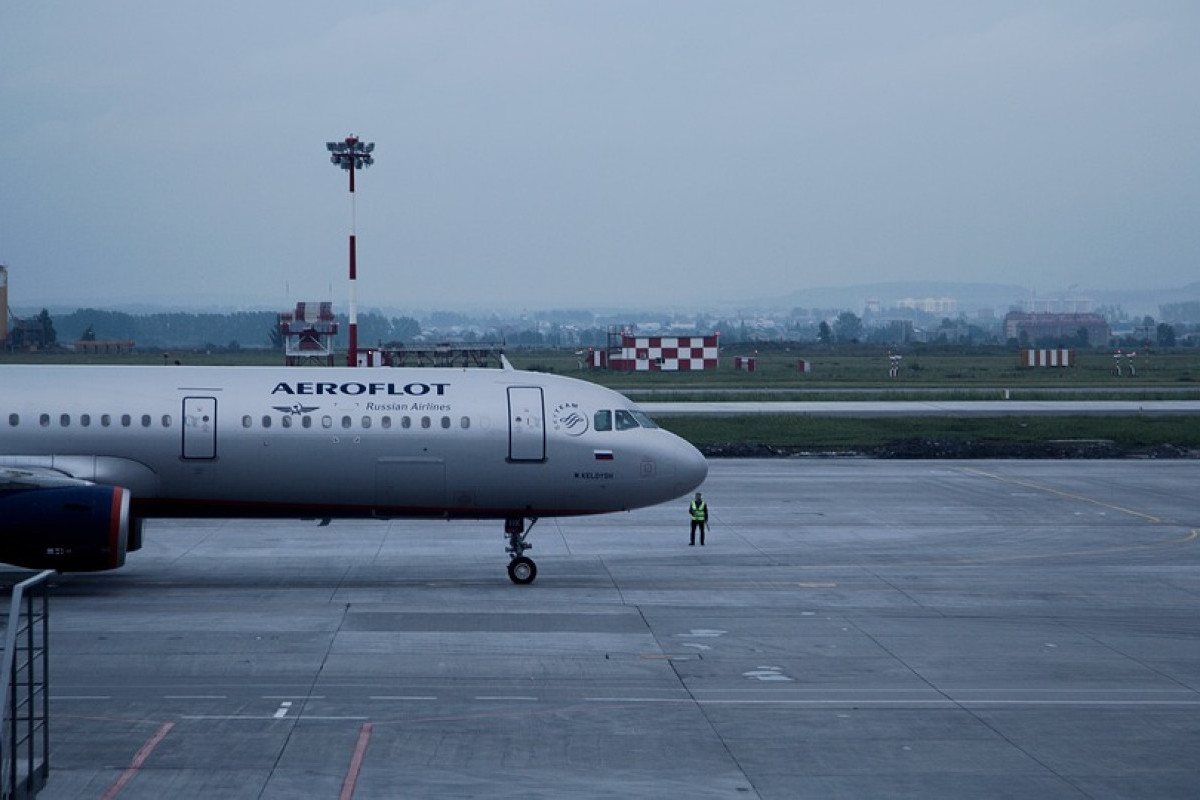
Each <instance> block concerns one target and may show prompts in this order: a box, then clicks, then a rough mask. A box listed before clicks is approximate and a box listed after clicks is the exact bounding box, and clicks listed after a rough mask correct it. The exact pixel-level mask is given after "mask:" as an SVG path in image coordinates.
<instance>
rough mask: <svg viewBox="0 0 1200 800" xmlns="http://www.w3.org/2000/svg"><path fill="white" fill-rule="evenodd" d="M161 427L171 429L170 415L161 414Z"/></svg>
mask: <svg viewBox="0 0 1200 800" xmlns="http://www.w3.org/2000/svg"><path fill="white" fill-rule="evenodd" d="M162 425H163V427H164V428H169V427H171V415H170V414H163V417H162Z"/></svg>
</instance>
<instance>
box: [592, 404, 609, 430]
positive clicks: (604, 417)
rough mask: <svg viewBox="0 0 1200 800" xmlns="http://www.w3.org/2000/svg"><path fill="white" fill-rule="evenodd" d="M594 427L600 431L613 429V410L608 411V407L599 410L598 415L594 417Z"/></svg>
mask: <svg viewBox="0 0 1200 800" xmlns="http://www.w3.org/2000/svg"><path fill="white" fill-rule="evenodd" d="M592 428H593V429H595V430H598V431H611V430H612V412H611V411H608V410H607V409H606V410H604V411H597V412H596V415H595V416H594V417H592Z"/></svg>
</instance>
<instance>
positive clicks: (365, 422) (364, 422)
mask: <svg viewBox="0 0 1200 800" xmlns="http://www.w3.org/2000/svg"><path fill="white" fill-rule="evenodd" d="M362 426H363V428H369V427H371V418H370V417H363V418H362Z"/></svg>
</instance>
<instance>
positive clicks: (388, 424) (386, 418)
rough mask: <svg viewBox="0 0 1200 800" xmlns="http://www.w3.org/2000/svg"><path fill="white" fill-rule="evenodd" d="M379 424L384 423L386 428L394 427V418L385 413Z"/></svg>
mask: <svg viewBox="0 0 1200 800" xmlns="http://www.w3.org/2000/svg"><path fill="white" fill-rule="evenodd" d="M379 424H380V425H382V426H383V427H384V429H385V430H386V429H387V428H390V427H392V418H391V417H389V416H387V415H386V414H385V415H384V417H383V419H381V420H380V421H379Z"/></svg>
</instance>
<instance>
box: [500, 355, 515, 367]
mask: <svg viewBox="0 0 1200 800" xmlns="http://www.w3.org/2000/svg"><path fill="white" fill-rule="evenodd" d="M500 366H502V367H504V368H505V369H515V368H514V367H513V365H512V364H511V363H510V362H509V360H508V356H506V355H504V353H501V354H500Z"/></svg>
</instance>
